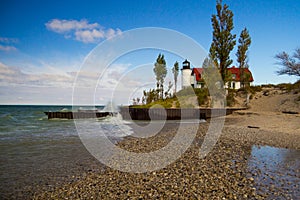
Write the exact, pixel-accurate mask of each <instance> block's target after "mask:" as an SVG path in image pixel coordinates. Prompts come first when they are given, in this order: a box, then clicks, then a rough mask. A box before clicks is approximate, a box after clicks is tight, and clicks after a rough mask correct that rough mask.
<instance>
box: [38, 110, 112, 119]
mask: <svg viewBox="0 0 300 200" xmlns="http://www.w3.org/2000/svg"><path fill="white" fill-rule="evenodd" d="M44 113H45V114H46V115H47V116H48V119H55V118H58V119H84V118H101V117H106V116H108V115H112V114H113V113H111V112H92V111H91V112H80V111H76V112H71V111H70V112H63V111H49V112H44Z"/></svg>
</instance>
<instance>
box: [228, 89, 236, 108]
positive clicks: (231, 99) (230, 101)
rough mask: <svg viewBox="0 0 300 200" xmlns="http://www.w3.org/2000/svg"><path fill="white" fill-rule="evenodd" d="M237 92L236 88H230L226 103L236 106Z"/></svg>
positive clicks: (229, 105)
mask: <svg viewBox="0 0 300 200" xmlns="http://www.w3.org/2000/svg"><path fill="white" fill-rule="evenodd" d="M235 94H236V92H235V90H232V89H229V90H228V95H227V96H226V105H227V106H228V107H231V106H234V104H235V99H234V96H235Z"/></svg>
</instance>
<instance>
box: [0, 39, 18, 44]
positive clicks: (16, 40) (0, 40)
mask: <svg viewBox="0 0 300 200" xmlns="http://www.w3.org/2000/svg"><path fill="white" fill-rule="evenodd" d="M0 42H2V43H7V44H9V43H17V42H18V39H16V38H7V37H0Z"/></svg>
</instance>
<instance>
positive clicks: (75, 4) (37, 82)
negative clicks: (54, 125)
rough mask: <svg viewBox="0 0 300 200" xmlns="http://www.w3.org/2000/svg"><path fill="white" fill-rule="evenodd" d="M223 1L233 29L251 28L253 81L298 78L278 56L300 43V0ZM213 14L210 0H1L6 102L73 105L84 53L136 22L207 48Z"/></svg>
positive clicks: (0, 58)
mask: <svg viewBox="0 0 300 200" xmlns="http://www.w3.org/2000/svg"><path fill="white" fill-rule="evenodd" d="M223 2H224V3H226V4H228V5H229V8H230V9H231V10H232V11H233V13H234V26H235V28H234V30H233V33H235V34H237V37H238V36H239V34H240V32H241V31H242V29H243V28H244V27H247V29H248V30H249V32H250V35H251V38H252V44H251V46H250V50H249V66H250V69H251V71H252V72H253V76H254V79H255V82H254V84H265V83H281V82H295V81H296V78H295V77H288V76H277V75H276V73H275V71H276V70H277V69H278V68H279V66H277V65H275V63H276V60H275V59H274V55H275V54H276V53H279V52H281V51H286V52H288V53H292V52H293V50H294V49H295V48H297V47H300V38H299V35H300V26H299V19H300V1H297V0H294V1H293V0H269V1H268V0H265V1H261V0H252V1H234V0H227V1H223ZM214 13H215V1H207V0H203V1H201V0H198V1H178V0H175V1H174V0H173V1H162V0H160V1H137V0H133V1H113V0H112V1H71V0H67V1H55V0H51V1H48V0H45V1H38V0H28V1H21V0H20V1H15V0H2V1H1V6H0V26H1V29H0V70H1V74H0V97H1V98H0V104H71V103H72V100H71V99H72V86H73V82H74V77H75V74H76V72H77V71H78V70H80V67H81V65H82V63H83V61H84V59H85V57H86V56H87V55H88V54H89V52H90V51H91V50H93V49H94V48H95V47H96V46H97V44H98V43H100V42H103V41H104V40H106V39H109V38H111V37H112V36H115V35H121V34H122V33H123V32H125V31H128V30H131V29H135V28H143V27H162V28H167V29H172V30H175V31H178V32H181V33H183V34H185V35H187V36H188V37H191V38H192V39H194V40H195V41H196V42H198V43H199V44H200V45H202V46H203V48H204V49H206V50H208V49H209V47H210V44H211V39H212V27H211V15H212V14H214ZM179 45H180V43H179ZM235 52H236V49H234V51H233V53H232V59H233V60H234V63H233V64H236V57H235ZM158 53H159V52H154V53H153V52H151V53H149V54H148V55H147V54H145V55H144V53H143V54H140V55H138V56H136V57H134V56H131V57H128V58H127V59H126V58H125V59H123V60H122V59H121V60H119V63H116V65H117V67H116V68H117V69H119V68H120V67H121V66H127V67H128V66H129V67H133V68H134V67H135V66H136V65H137V64H141V63H148V64H149V63H154V62H155V59H156V54H158ZM141 55H143V56H141ZM131 59H132V60H131ZM133 59H136V60H133ZM175 59H178V57H176V56H175V57H174V56H172V55H169V57H167V56H166V61H167V65H168V66H169V67H172V66H173V63H174V61H175ZM121 61H123V62H124V63H121ZM178 61H179V62H180V63H181V62H182V60H178ZM118 67H119V68H118ZM196 67H198V66H196ZM149 68H151V66H149ZM151 70H152V69H150V71H151ZM121 71H122V70H121ZM150 71H149V73H151V72H150ZM119 72H120V70H119ZM169 73H171V72H169ZM141 76H142V75H141ZM151 76H152V75H151ZM153 77H154V74H153ZM104 101H105V100H103V99H102V100H100V99H99V101H97V103H101V104H103V103H105V102H104ZM124 103H125V104H126V103H127V102H124Z"/></svg>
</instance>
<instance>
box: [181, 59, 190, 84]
mask: <svg viewBox="0 0 300 200" xmlns="http://www.w3.org/2000/svg"><path fill="white" fill-rule="evenodd" d="M191 74H192V70H191V66H190V62H189V61H187V60H185V61H183V62H182V69H181V88H182V89H184V88H187V87H190V86H191Z"/></svg>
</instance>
